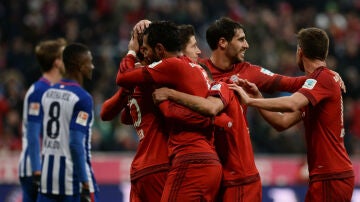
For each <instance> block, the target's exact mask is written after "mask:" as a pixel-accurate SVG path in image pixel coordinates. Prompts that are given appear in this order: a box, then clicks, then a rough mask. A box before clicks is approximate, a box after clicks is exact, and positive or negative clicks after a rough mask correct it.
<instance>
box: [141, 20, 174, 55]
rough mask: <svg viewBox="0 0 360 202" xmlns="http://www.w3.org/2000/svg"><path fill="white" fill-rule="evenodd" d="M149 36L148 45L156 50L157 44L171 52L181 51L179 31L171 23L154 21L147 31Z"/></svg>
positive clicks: (146, 33)
mask: <svg viewBox="0 0 360 202" xmlns="http://www.w3.org/2000/svg"><path fill="white" fill-rule="evenodd" d="M144 35H148V38H147V40H148V44H149V46H150V47H151V48H155V46H156V44H158V43H160V44H162V45H163V46H164V47H165V49H166V50H167V51H169V52H176V51H180V40H179V29H178V27H177V25H176V24H175V23H173V22H170V21H154V22H152V23H150V25H149V27H148V28H147V29H146V30H145V32H144Z"/></svg>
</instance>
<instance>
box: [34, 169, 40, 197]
mask: <svg viewBox="0 0 360 202" xmlns="http://www.w3.org/2000/svg"><path fill="white" fill-rule="evenodd" d="M40 180H41V174H39V173H36V174H35V173H34V174H33V175H32V183H33V186H34V190H35V191H36V193H37V192H38V190H39V187H40Z"/></svg>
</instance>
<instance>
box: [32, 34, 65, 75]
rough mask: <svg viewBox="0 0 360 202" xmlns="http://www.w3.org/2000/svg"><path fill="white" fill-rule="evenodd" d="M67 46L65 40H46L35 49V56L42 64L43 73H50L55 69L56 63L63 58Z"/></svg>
mask: <svg viewBox="0 0 360 202" xmlns="http://www.w3.org/2000/svg"><path fill="white" fill-rule="evenodd" d="M65 46H66V40H65V39H64V38H58V39H55V40H46V41H42V42H40V43H39V44H38V45H37V46H36V47H35V55H36V59H37V61H38V63H39V64H40V70H41V72H48V71H50V70H51V68H52V67H53V64H54V61H55V60H56V59H58V58H61V54H62V49H63V47H65Z"/></svg>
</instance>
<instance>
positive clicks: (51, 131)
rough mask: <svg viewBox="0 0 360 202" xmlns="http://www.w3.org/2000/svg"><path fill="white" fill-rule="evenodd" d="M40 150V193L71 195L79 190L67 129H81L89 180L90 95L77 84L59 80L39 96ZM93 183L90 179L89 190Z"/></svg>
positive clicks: (91, 175) (91, 189)
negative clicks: (41, 114) (40, 116)
mask: <svg viewBox="0 0 360 202" xmlns="http://www.w3.org/2000/svg"><path fill="white" fill-rule="evenodd" d="M42 105H43V111H44V119H43V149H42V159H43V163H42V176H41V192H42V193H50V192H51V193H53V194H61V195H62V194H66V195H72V194H74V193H79V191H80V187H79V186H80V182H79V181H78V177H77V176H76V174H75V168H74V163H73V159H72V157H71V153H70V138H71V137H70V130H81V131H82V132H84V133H85V134H86V137H85V140H84V142H85V156H86V159H85V162H86V170H88V174H87V175H88V176H89V179H93V173H92V170H91V165H90V139H91V131H90V128H91V125H92V122H93V115H92V105H93V103H92V98H91V96H90V94H88V93H87V92H86V91H85V90H84V89H83V88H82V87H80V85H79V84H78V83H76V82H73V81H70V80H62V82H60V83H59V84H56V85H55V86H53V87H51V88H49V89H48V90H47V91H46V92H45V93H44V95H43V97H42ZM93 190H94V183H93V182H92V180H90V191H93Z"/></svg>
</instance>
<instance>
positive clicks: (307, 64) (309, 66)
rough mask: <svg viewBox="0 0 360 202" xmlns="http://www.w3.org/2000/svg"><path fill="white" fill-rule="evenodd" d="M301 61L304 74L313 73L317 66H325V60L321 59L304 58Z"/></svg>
mask: <svg viewBox="0 0 360 202" xmlns="http://www.w3.org/2000/svg"><path fill="white" fill-rule="evenodd" d="M303 63H304V69H305V74H306V75H309V74H311V73H313V72H314V71H315V70H316V69H317V68H320V67H326V62H325V61H323V60H310V59H308V58H304V59H303Z"/></svg>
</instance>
